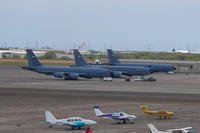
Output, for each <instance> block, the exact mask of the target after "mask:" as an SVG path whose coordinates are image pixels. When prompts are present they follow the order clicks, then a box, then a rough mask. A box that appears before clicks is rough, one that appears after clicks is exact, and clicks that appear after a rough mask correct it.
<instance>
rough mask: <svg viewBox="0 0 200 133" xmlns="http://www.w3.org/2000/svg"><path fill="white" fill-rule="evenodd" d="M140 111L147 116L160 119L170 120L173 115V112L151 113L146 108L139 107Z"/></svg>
mask: <svg viewBox="0 0 200 133" xmlns="http://www.w3.org/2000/svg"><path fill="white" fill-rule="evenodd" d="M140 108H141V111H142V112H144V113H146V114H149V115H154V116H159V117H160V119H162V118H164V119H167V118H168V119H171V117H172V116H173V115H174V112H169V111H152V110H149V108H148V106H140Z"/></svg>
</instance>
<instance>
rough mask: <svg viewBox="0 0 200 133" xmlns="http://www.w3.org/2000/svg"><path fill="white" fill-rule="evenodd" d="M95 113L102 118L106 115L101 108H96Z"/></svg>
mask: <svg viewBox="0 0 200 133" xmlns="http://www.w3.org/2000/svg"><path fill="white" fill-rule="evenodd" d="M94 113H95V115H96V116H97V117H98V116H102V115H103V114H104V113H103V112H102V111H101V109H100V108H99V106H94Z"/></svg>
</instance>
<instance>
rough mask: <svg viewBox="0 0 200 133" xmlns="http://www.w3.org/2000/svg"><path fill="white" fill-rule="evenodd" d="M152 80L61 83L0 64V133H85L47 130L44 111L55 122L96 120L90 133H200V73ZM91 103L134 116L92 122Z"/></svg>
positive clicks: (65, 128)
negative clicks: (158, 113)
mask: <svg viewBox="0 0 200 133" xmlns="http://www.w3.org/2000/svg"><path fill="white" fill-rule="evenodd" d="M153 76H155V77H156V78H157V80H158V81H157V82H153V83H150V82H136V81H131V82H124V80H123V79H114V80H113V82H104V81H101V80H99V79H91V80H89V79H80V80H78V81H64V80H62V79H56V78H54V77H50V76H46V75H41V74H37V73H33V72H29V71H25V70H21V69H20V68H19V67H17V66H0V108H1V109H0V132H7V133H13V132H15V133H47V132H48V133H64V132H68V133H75V132H76V133H84V130H71V129H70V127H67V126H65V127H59V126H55V127H53V128H48V126H47V125H46V124H45V122H44V121H45V118H44V111H45V110H50V111H51V112H52V113H53V114H54V115H55V116H56V117H57V118H64V117H70V116H80V117H83V118H88V119H92V120H95V121H97V123H98V124H96V125H95V126H92V127H91V128H92V129H93V133H130V132H138V133H141V132H144V133H145V132H146V133H147V132H148V129H147V124H148V123H152V124H154V125H155V126H156V127H157V128H159V129H160V130H166V129H170V128H181V127H186V126H192V127H193V128H194V129H195V130H196V131H197V132H199V131H200V127H199V123H200V115H199V114H200V82H199V81H200V75H185V74H177V75H176V74H175V75H167V74H154V75H153ZM144 104H145V105H148V106H149V107H150V108H152V109H155V110H163V109H164V110H169V111H173V112H174V113H175V116H174V117H173V119H171V120H159V119H158V118H157V117H153V116H148V115H146V114H143V113H142V112H141V111H140V108H139V106H140V105H144ZM93 105H99V106H100V107H101V108H102V110H103V111H105V112H113V111H122V110H123V111H125V112H127V113H130V114H134V115H136V116H137V120H136V122H135V124H117V123H116V122H114V121H110V120H109V119H103V118H96V117H95V115H94V112H93Z"/></svg>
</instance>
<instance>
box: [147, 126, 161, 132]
mask: <svg viewBox="0 0 200 133" xmlns="http://www.w3.org/2000/svg"><path fill="white" fill-rule="evenodd" d="M148 129H149V131H150V133H159V131H158V129H157V128H156V127H155V126H154V125H153V124H148Z"/></svg>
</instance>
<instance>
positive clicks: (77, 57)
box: [74, 49, 87, 66]
mask: <svg viewBox="0 0 200 133" xmlns="http://www.w3.org/2000/svg"><path fill="white" fill-rule="evenodd" d="M74 60H75V65H76V66H85V65H87V63H86V61H85V59H84V57H83V56H82V55H81V53H80V52H79V51H78V50H76V49H75V50H74Z"/></svg>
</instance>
